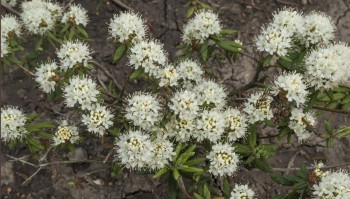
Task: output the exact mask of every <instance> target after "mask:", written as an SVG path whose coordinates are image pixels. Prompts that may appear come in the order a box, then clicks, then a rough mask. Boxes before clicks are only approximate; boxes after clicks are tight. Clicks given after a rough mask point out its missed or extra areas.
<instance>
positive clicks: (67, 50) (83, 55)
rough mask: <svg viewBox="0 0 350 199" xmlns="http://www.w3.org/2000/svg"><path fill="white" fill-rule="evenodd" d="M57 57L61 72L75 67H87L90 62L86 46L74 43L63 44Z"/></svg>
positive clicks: (77, 42)
mask: <svg viewBox="0 0 350 199" xmlns="http://www.w3.org/2000/svg"><path fill="white" fill-rule="evenodd" d="M57 57H58V58H59V59H60V61H61V68H62V70H63V71H66V70H68V69H69V68H73V67H74V66H76V65H83V66H85V67H86V66H87V65H88V62H89V61H90V60H91V51H90V50H89V47H88V45H87V44H85V43H83V42H80V41H78V40H76V41H74V42H73V41H67V42H66V43H63V44H62V46H61V48H60V49H59V51H58V52H57Z"/></svg>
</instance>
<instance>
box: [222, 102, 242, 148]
mask: <svg viewBox="0 0 350 199" xmlns="http://www.w3.org/2000/svg"><path fill="white" fill-rule="evenodd" d="M224 115H225V128H226V131H227V132H228V139H229V140H230V141H231V142H234V141H236V140H237V139H239V138H242V137H244V136H245V134H246V132H247V128H248V119H247V116H246V114H244V113H241V112H240V111H239V110H238V109H236V108H228V109H227V110H226V111H225V112H224Z"/></svg>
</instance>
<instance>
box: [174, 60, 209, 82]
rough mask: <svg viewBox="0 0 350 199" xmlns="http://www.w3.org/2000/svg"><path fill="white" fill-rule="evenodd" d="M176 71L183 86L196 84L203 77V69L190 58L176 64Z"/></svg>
mask: <svg viewBox="0 0 350 199" xmlns="http://www.w3.org/2000/svg"><path fill="white" fill-rule="evenodd" d="M176 69H177V72H178V74H179V78H180V80H182V87H183V88H187V89H188V88H191V87H192V85H197V84H198V82H200V81H201V80H202V79H203V78H202V76H203V74H204V71H203V70H202V68H201V67H200V65H199V64H198V63H197V62H195V61H192V60H189V59H187V60H183V61H181V62H180V63H179V65H178V66H177V68H176Z"/></svg>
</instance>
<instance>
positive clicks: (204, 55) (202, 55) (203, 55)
mask: <svg viewBox="0 0 350 199" xmlns="http://www.w3.org/2000/svg"><path fill="white" fill-rule="evenodd" d="M198 50H199V51H198V56H199V59H200V60H201V62H202V63H206V62H207V61H208V59H209V57H208V40H206V41H204V43H203V44H201V45H200V47H199V49H198Z"/></svg>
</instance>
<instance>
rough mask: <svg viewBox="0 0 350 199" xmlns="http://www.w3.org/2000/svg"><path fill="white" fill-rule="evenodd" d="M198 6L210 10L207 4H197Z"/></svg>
mask: <svg viewBox="0 0 350 199" xmlns="http://www.w3.org/2000/svg"><path fill="white" fill-rule="evenodd" d="M199 5H200V6H201V7H202V8H207V9H210V6H209V5H208V4H205V3H202V2H199Z"/></svg>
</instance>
